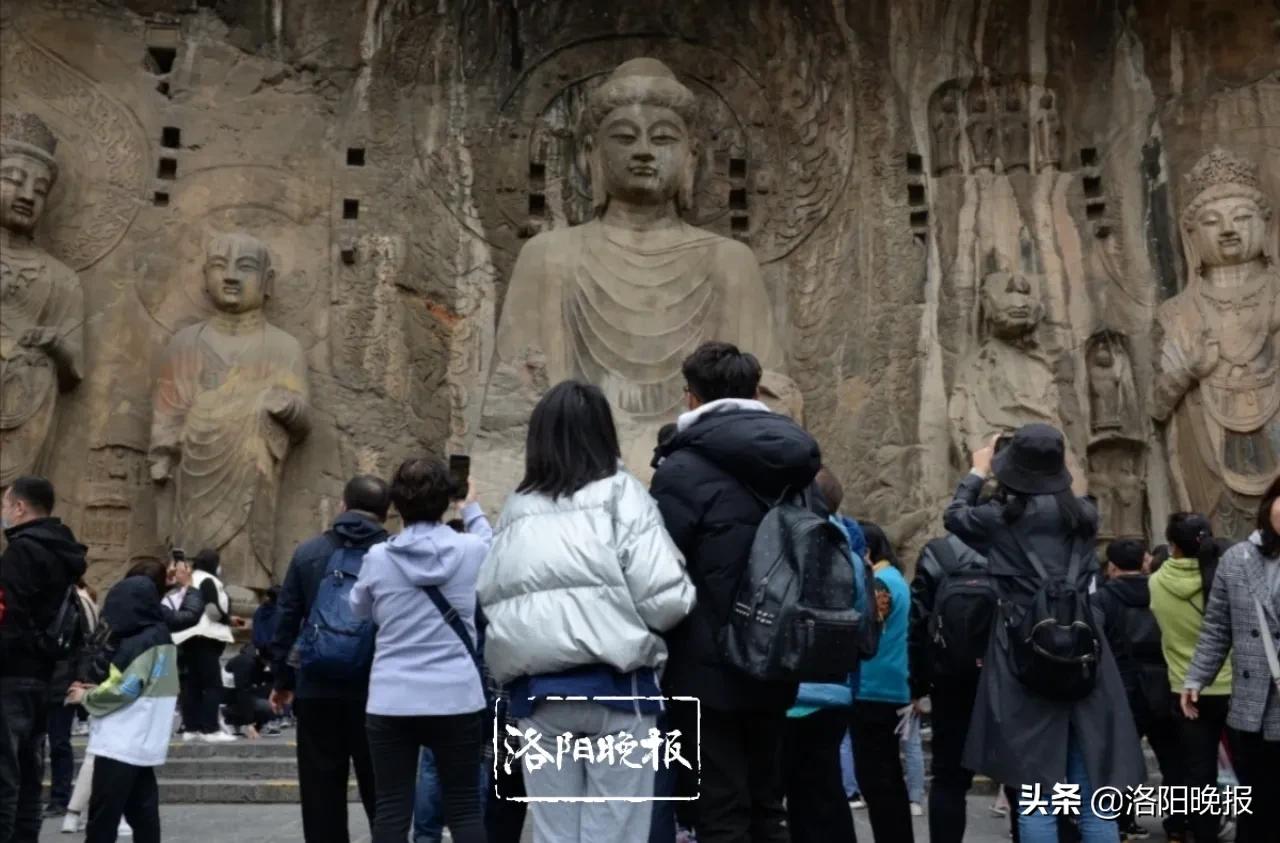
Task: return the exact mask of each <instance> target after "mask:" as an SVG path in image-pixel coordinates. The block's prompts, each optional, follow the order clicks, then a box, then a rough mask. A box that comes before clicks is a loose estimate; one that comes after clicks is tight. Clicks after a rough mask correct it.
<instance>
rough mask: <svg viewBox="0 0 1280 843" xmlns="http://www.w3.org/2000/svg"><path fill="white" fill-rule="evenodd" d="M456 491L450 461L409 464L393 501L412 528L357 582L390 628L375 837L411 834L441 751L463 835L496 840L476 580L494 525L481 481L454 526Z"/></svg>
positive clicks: (374, 727)
mask: <svg viewBox="0 0 1280 843" xmlns="http://www.w3.org/2000/svg"><path fill="white" fill-rule="evenodd" d="M452 493H453V482H452V479H451V476H450V474H449V468H448V466H446V465H445V464H444V462H442V461H441V460H439V459H435V458H432V457H428V458H418V459H409V460H406V461H405V462H403V463H402V464H401V465H400V467H399V468H398V469H397V470H396V474H395V477H394V478H392V481H391V502H392V503H393V504H394V505H395V508H396V511H398V512H399V513H400V517H401V518H402V519H403V520H404V530H402V531H401V532H400V533H399V534H398V535H396V536H394V537H392V538H391V539H389V540H388V541H386V542H383V543H382V544H378V545H375V546H374V547H372V548H371V549H370V550H369V553H368V555H367V556H366V557H365V560H364V564H363V565H362V566H361V568H360V578H359V579H358V580H356V584H355V586H354V587H353V588H352V589H351V609H352V612H353V614H354V615H355V616H356V617H357V618H369V619H371V620H372V621H373V622H374V625H375V626H376V627H377V630H378V632H377V638H376V641H375V646H374V654H373V671H372V672H371V674H370V676H369V701H368V703H367V705H366V706H365V711H366V714H367V716H366V729H367V731H368V736H369V751H370V754H371V755H372V757H373V778H374V787H375V790H376V792H377V800H376V807H375V808H374V816H373V843H404V841H405V840H406V839H407V838H408V836H409V825H410V822H411V820H412V818H413V804H414V796H415V789H416V788H415V783H416V780H417V773H418V760H419V750H420V749H421V748H423V747H426V748H427V749H430V750H431V754H432V756H433V757H434V759H435V763H436V770H437V772H438V774H439V776H440V786H441V789H442V790H443V792H444V814H445V824H446V825H447V826H448V828H449V832H450V834H452V836H453V840H454V841H455V843H483V841H484V839H485V831H484V822H483V818H482V814H481V807H480V791H479V788H477V787H476V782H477V781H479V779H480V758H481V753H482V749H483V744H484V741H485V735H486V728H485V727H486V716H485V694H484V682H483V680H482V677H481V672H480V666H479V662H478V660H477V658H476V649H475V648H476V576H477V575H478V574H479V572H480V565H481V563H483V562H484V558H485V554H486V553H487V552H488V550H489V543H490V541H491V540H492V538H493V530H492V529H491V528H490V526H489V522H488V520H487V519H486V518H485V517H484V513H483V512H482V511H481V510H480V505H479V504H478V503H477V502H476V498H475V489H474V487H472V488H469V489H468V490H467V495H466V498H465V500H464V502H463V506H462V513H461V514H462V520H463V523H464V524H465V526H466V532H465V533H459V532H457V531H455V530H453V529H452V528H451V527H449V526H448V525H447V524H446V523H445V522H444V514H445V512H446V511H447V510H448V509H449V505H450V502H451V501H450V499H451V497H452V496H453V495H452ZM445 604H447V607H446V606H445ZM442 610H443V611H442Z"/></svg>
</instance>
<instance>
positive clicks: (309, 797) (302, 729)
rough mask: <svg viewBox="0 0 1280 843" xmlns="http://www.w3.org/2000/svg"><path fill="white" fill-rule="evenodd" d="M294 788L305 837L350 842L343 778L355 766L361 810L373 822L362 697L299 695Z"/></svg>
mask: <svg viewBox="0 0 1280 843" xmlns="http://www.w3.org/2000/svg"><path fill="white" fill-rule="evenodd" d="M293 713H294V716H295V717H296V718H297V721H298V789H299V790H300V791H301V795H302V836H303V838H304V839H305V840H306V843H349V841H350V839H351V838H350V835H349V834H348V833H347V782H348V781H349V777H350V775H351V768H352V767H354V768H355V772H356V786H357V787H358V788H359V790H360V801H361V802H363V803H364V812H365V816H366V817H367V818H368V820H369V826H370V827H372V826H373V816H374V800H375V790H374V784H373V761H372V759H371V758H370V756H369V741H368V739H367V738H366V737H365V730H364V718H365V714H364V700H362V699H361V700H317V699H300V700H295V701H294V703H293Z"/></svg>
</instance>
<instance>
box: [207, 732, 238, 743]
mask: <svg viewBox="0 0 1280 843" xmlns="http://www.w3.org/2000/svg"><path fill="white" fill-rule="evenodd" d="M200 740H202V741H204V742H205V743H235V742H236V736H235V735H228V734H227V733H226V732H210V733H209V734H207V735H201V736H200Z"/></svg>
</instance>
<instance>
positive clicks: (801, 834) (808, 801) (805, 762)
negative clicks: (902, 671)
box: [783, 466, 868, 843]
mask: <svg viewBox="0 0 1280 843" xmlns="http://www.w3.org/2000/svg"><path fill="white" fill-rule="evenodd" d="M814 482H815V483H817V486H818V491H819V493H821V495H822V499H823V502H824V503H825V504H826V506H827V511H828V512H829V513H830V515H829V518H830V520H831V522H832V523H833V524H835V525H836V526H837V527H839V528H840V529H841V531H842V532H843V533H844V535H845V537H846V538H847V539H848V541H849V548H850V550H851V551H852V555H853V563H854V565H855V566H858V568H859V569H861V568H863V566H865V565H866V562H865V561H864V560H865V558H866V552H867V542H866V539H865V538H864V537H863V534H862V528H861V527H860V526H859V525H858V522H857V521H854V520H853V519H851V518H846V517H844V516H842V515H840V514H839V510H840V504H841V502H842V501H843V499H844V489H843V488H842V487H841V485H840V481H839V479H837V478H836V476H835V474H833V473H832V472H831V470H830V469H828V468H826V467H825V466H824V467H823V468H822V469H821V470H820V471H819V472H818V475H817V477H815V478H814ZM865 582H866V580H865V578H864V577H855V578H854V583H855V588H858V593H857V594H856V600H857V602H858V603H859V604H860V606H861V607H862V608H861V610H862V611H866V608H867V605H868V600H867V597H868V595H867V594H866V591H865V588H859V586H862V585H863V584H864V583H865ZM857 685H858V672H857V671H855V672H854V673H852V674H850V676H849V677H848V679H847V680H846V681H845V682H843V683H818V682H802V683H801V684H800V690H799V691H798V692H797V693H796V701H795V705H793V706H792V707H791V709H790V710H789V711H788V712H787V739H786V742H785V745H784V755H783V763H784V765H785V768H784V775H785V777H786V786H787V827H788V828H789V829H790V832H791V843H855V839H856V838H855V837H854V831H853V815H852V814H851V813H850V812H849V804H848V802H847V801H846V794H845V792H844V780H843V776H842V775H841V770H840V745H841V743H842V742H843V740H844V737H845V735H846V733H847V731H848V728H849V709H850V707H851V706H852V705H853V689H854V688H855V687H857Z"/></svg>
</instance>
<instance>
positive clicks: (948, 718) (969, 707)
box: [908, 676, 978, 843]
mask: <svg viewBox="0 0 1280 843" xmlns="http://www.w3.org/2000/svg"><path fill="white" fill-rule="evenodd" d="M977 694H978V680H977V677H976V676H975V677H971V678H967V679H947V680H941V681H937V682H935V683H934V685H933V690H932V692H931V693H930V695H929V699H930V701H931V702H932V703H933V713H932V715H931V717H932V720H933V786H932V787H931V788H930V790H929V840H930V843H960V842H961V841H962V840H964V829H965V819H966V817H967V812H966V811H965V800H966V798H967V797H968V795H969V788H970V787H972V786H973V770H970V769H968V768H966V767H965V766H964V765H963V764H961V763H960V759H961V757H962V756H963V755H964V742H965V738H967V737H968V735H969V719H970V717H971V716H972V715H973V701H974V698H975V697H976V696H977ZM908 810H909V809H908Z"/></svg>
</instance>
